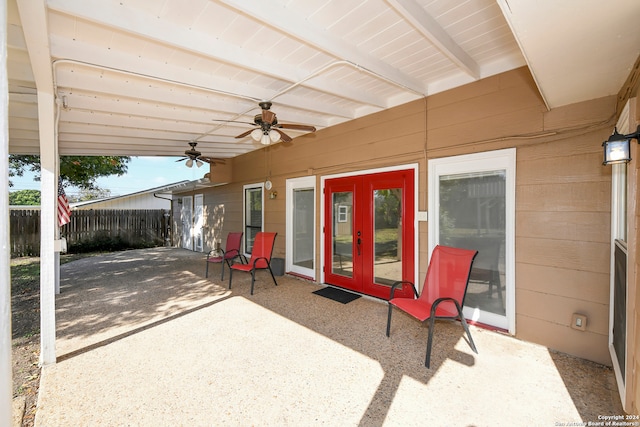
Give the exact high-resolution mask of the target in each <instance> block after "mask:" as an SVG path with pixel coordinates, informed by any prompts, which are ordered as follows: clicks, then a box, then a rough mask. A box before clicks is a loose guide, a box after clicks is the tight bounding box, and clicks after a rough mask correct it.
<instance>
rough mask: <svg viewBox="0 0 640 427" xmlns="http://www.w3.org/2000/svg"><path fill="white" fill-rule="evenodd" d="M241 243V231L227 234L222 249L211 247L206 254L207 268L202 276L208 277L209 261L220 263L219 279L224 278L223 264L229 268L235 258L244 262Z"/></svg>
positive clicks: (245, 260)
mask: <svg viewBox="0 0 640 427" xmlns="http://www.w3.org/2000/svg"><path fill="white" fill-rule="evenodd" d="M241 243H242V232H239V233H229V234H227V243H226V244H225V248H224V250H222V249H212V250H210V251H209V253H208V254H207V268H206V269H205V271H204V277H209V263H211V262H213V263H220V264H222V265H221V267H220V269H221V270H222V274H221V275H220V280H224V265H225V264H227V265H228V266H229V268H231V265H232V264H233V262H234V261H235V259H236V258H239V259H240V262H241V263H246V262H247V259H246V258H245V257H244V255H242V254H241V253H240V244H241ZM217 254H219V255H217Z"/></svg>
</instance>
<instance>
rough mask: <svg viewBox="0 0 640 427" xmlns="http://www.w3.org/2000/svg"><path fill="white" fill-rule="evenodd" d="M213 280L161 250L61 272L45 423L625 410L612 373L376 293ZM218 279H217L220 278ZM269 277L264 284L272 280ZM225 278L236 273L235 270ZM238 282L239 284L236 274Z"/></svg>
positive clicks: (513, 416)
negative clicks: (391, 306)
mask: <svg viewBox="0 0 640 427" xmlns="http://www.w3.org/2000/svg"><path fill="white" fill-rule="evenodd" d="M218 268H219V267H218V266H214V267H213V273H212V274H210V275H209V279H204V259H203V254H200V253H194V252H191V251H187V250H182V249H172V248H156V249H146V250H135V251H127V252H120V253H113V254H106V255H102V256H98V257H92V258H86V259H82V260H78V261H75V262H73V263H69V264H65V265H63V266H61V271H60V284H61V293H60V294H59V295H57V299H56V319H57V341H56V354H57V362H58V363H55V364H51V365H47V366H45V367H44V368H43V373H42V381H41V388H40V398H39V405H38V411H37V415H36V425H40V426H51V425H93V426H96V425H116V424H117V425H192V426H199V425H203V426H204V425H340V426H349V425H361V426H372V425H373V426H379V425H385V426H391V425H398V426H399V425H402V426H411V425H416V426H417V425H420V426H424V425H434V426H435V425H452V426H469V425H473V426H500V425H504V426H507V425H508V426H513V425H561V424H559V423H575V422H588V421H602V419H601V417H603V416H610V415H616V414H622V413H623V411H622V408H621V406H620V399H619V397H618V392H617V389H616V385H615V379H614V374H613V371H612V370H611V369H610V368H608V367H604V366H601V365H598V364H595V363H593V362H588V361H584V360H581V359H578V358H574V357H571V356H567V355H564V354H561V353H557V352H552V351H549V350H548V349H547V348H545V347H542V346H538V345H535V344H531V343H527V342H523V341H520V340H517V339H515V338H513V337H510V336H506V335H502V334H500V333H497V332H492V331H488V330H485V329H480V328H477V327H472V334H473V337H474V340H475V341H476V345H477V347H478V350H479V354H477V355H476V354H474V353H473V352H472V351H471V349H470V348H469V345H468V344H467V342H466V340H465V338H464V333H463V330H462V328H461V327H460V326H459V325H457V324H455V323H447V322H441V323H437V324H436V340H435V346H434V351H433V354H432V365H431V369H426V368H425V367H424V365H423V363H424V352H425V343H426V338H427V332H428V330H427V327H426V325H424V326H420V325H419V324H418V323H417V322H415V321H414V320H413V319H411V318H409V317H407V316H405V315H402V314H400V313H399V312H398V313H396V314H395V315H394V323H393V325H392V330H391V337H390V338H387V337H386V336H385V331H384V330H385V325H386V314H387V305H386V304H385V303H384V302H382V301H379V300H374V299H371V298H359V299H357V300H355V301H353V302H350V303H348V304H341V303H338V302H335V301H332V300H329V299H326V298H323V297H320V296H317V295H315V294H313V293H312V292H313V291H314V290H317V289H318V288H319V286H318V285H317V284H314V283H310V282H306V281H303V280H300V279H297V278H294V277H291V276H281V277H277V279H278V286H277V287H276V286H274V285H273V283H272V281H271V278H270V277H269V276H268V272H267V273H265V272H264V271H262V272H259V273H258V276H257V279H258V281H257V282H256V288H255V294H254V295H253V296H250V295H249V281H250V277H249V275H248V274H247V275H242V274H236V275H234V282H233V289H232V291H228V289H227V282H226V281H225V282H223V283H221V282H220V279H219V274H217V273H218V272H219V270H218ZM210 273H211V272H210ZM261 273H262V274H261ZM225 276H226V275H225ZM227 277H228V276H227Z"/></svg>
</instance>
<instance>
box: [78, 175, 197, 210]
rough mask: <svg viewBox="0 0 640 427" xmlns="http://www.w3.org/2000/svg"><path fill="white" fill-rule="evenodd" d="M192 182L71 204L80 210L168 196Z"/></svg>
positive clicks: (180, 182)
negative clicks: (128, 200)
mask: <svg viewBox="0 0 640 427" xmlns="http://www.w3.org/2000/svg"><path fill="white" fill-rule="evenodd" d="M190 182H192V181H187V180H185V181H179V182H176V183H174V184H168V185H163V186H161V187H154V188H149V189H147V190H142V191H136V192H135V193H129V194H123V195H121V196H113V197H105V198H103V199H95V200H87V201H84V202H74V203H70V206H71V208H72V209H78V208H86V207H87V206H91V205H96V204H104V203H106V202H116V201H122V200H124V199H131V198H136V197H140V196H145V195H152V194H153V195H155V194H167V195H171V193H172V190H173V189H175V188H181V187H183V186H186V185H187V184H188V183H190Z"/></svg>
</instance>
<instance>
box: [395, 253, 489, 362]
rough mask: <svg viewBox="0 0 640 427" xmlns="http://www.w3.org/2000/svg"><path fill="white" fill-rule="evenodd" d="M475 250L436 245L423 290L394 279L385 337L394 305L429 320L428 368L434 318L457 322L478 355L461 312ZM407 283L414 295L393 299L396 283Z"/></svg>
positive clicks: (419, 317)
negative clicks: (457, 320) (419, 292)
mask: <svg viewBox="0 0 640 427" xmlns="http://www.w3.org/2000/svg"><path fill="white" fill-rule="evenodd" d="M477 254H478V251H475V250H469V249H459V248H452V247H449V246H440V245H438V246H436V247H435V249H434V250H433V253H432V254H431V261H430V262H429V267H428V268H427V277H426V278H425V282H424V288H423V289H422V293H421V294H420V295H418V290H417V289H416V287H415V285H414V284H413V283H411V282H408V281H399V282H395V283H394V284H393V286H392V287H391V295H390V296H389V316H388V318H387V336H389V330H390V328H391V312H392V309H393V307H394V306H395V307H397V308H399V309H400V310H402V311H404V312H406V313H408V314H410V315H411V316H413V317H415V318H416V319H418V320H419V321H421V322H424V321H425V320H427V319H429V338H428V340H427V357H426V359H425V362H424V365H425V366H426V367H427V368H429V365H430V360H431V344H432V342H433V328H434V325H435V319H449V320H455V319H457V318H460V323H462V327H463V328H464V330H465V332H466V333H467V336H468V337H469V344H470V346H471V349H472V350H473V351H474V352H475V353H476V354H477V353H478V350H477V349H476V345H475V344H474V342H473V338H471V332H470V331H469V326H468V325H467V321H466V319H465V318H464V316H463V315H462V307H463V306H464V298H465V296H466V294H467V286H468V285H469V275H470V274H471V266H472V265H473V260H474V259H475V257H476V255H477ZM405 284H409V285H411V286H412V287H413V293H414V295H415V298H393V292H394V291H395V289H396V288H397V287H398V286H403V285H405Z"/></svg>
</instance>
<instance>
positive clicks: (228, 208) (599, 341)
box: [174, 68, 616, 365]
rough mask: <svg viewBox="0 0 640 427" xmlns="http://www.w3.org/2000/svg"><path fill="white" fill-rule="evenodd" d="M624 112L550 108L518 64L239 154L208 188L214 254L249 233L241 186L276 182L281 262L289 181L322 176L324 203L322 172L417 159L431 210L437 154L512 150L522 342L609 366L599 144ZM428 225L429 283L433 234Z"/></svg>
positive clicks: (604, 179)
mask: <svg viewBox="0 0 640 427" xmlns="http://www.w3.org/2000/svg"><path fill="white" fill-rule="evenodd" d="M615 108H616V98H615V97H610V98H606V99H598V100H594V101H590V102H585V103H581V104H578V105H572V106H568V107H564V108H562V109H558V110H553V111H546V109H545V106H544V103H543V102H542V100H541V98H540V96H539V94H538V91H537V88H536V86H535V83H534V81H533V79H532V77H531V75H530V74H529V72H528V70H527V69H526V68H521V69H519V70H516V71H513V72H509V73H505V74H502V75H498V76H494V77H490V78H487V79H484V80H482V81H479V82H475V83H472V84H469V85H467V86H464V87H461V88H458V89H454V90H451V91H448V92H444V93H441V94H437V95H434V96H431V97H429V98H428V99H421V100H417V101H414V102H410V103H408V104H405V105H402V106H399V107H396V108H392V109H390V110H387V111H383V112H381V113H376V114H372V115H370V116H367V117H364V118H361V119H357V120H353V121H351V122H348V123H344V124H341V125H338V126H335V127H331V128H329V129H323V130H320V131H318V132H316V133H315V134H311V135H306V136H303V137H300V138H296V139H295V141H294V142H293V143H291V144H287V145H285V144H282V143H279V144H276V145H273V146H270V147H268V148H266V149H263V150H259V151H256V152H253V153H250V154H246V155H243V156H240V157H237V158H235V159H234V160H233V178H232V180H231V183H230V184H228V185H225V186H221V187H216V188H212V189H210V190H208V191H205V192H204V194H205V198H204V203H205V213H206V215H207V222H208V225H209V226H210V229H209V230H208V231H207V233H206V235H205V251H206V250H208V249H209V248H211V247H213V245H214V240H217V239H222V240H224V236H226V234H227V233H228V232H229V231H238V230H241V229H242V189H243V185H244V184H251V183H261V182H264V181H265V180H266V179H267V178H269V179H270V180H271V181H272V183H273V189H272V190H271V191H277V192H278V197H277V198H275V199H269V198H268V196H267V192H265V212H264V215H265V219H264V220H265V229H266V230H269V231H276V232H278V238H277V239H276V247H275V250H274V256H279V257H284V254H285V236H284V234H285V180H286V179H287V178H293V177H300V176H307V175H313V176H315V177H316V179H317V188H318V191H317V198H318V199H317V206H318V207H319V206H320V197H321V188H320V177H321V176H324V175H330V174H335V173H342V172H351V171H358V170H366V169H371V168H378V167H387V166H396V165H404V164H415V163H417V164H418V165H419V177H418V180H417V186H418V193H419V201H418V206H417V209H418V210H420V211H426V210H427V191H428V186H427V170H426V169H427V161H428V160H429V159H432V158H439V157H446V156H452V155H458V154H468V153H476V152H483V151H489V150H495V149H502V148H511V147H515V148H516V149H517V154H516V156H517V166H516V167H517V177H516V230H515V231H516V254H515V259H516V272H515V276H516V296H515V298H516V335H517V337H518V338H521V339H525V340H528V341H532V342H535V343H539V344H542V345H545V346H549V347H550V348H553V349H557V350H559V351H563V352H566V353H569V354H573V355H577V356H580V357H583V358H586V359H590V360H593V361H596V362H600V363H604V364H607V365H609V364H611V360H610V356H609V352H608V346H607V333H608V332H607V331H608V309H609V274H608V272H609V250H610V246H609V233H610V218H609V217H610V193H611V171H610V168H606V167H603V166H602V165H601V163H602V154H601V150H602V148H601V143H602V141H603V140H605V139H606V138H607V136H608V135H609V134H610V132H611V130H612V129H613V123H615ZM319 215H320V212H318V217H319ZM419 224H420V226H419V227H420V229H419V230H418V231H417V237H418V239H419V259H420V266H419V270H420V276H419V277H420V279H419V280H420V281H422V280H423V279H424V275H425V273H426V268H427V259H428V253H427V252H428V231H427V223H426V222H420V223H419ZM176 225H178V224H176ZM175 229H176V228H174V230H175ZM317 236H321V230H320V229H319V221H318V230H317ZM319 239H320V237H319V238H318V240H319ZM223 245H224V242H223ZM317 245H318V248H317V251H316V252H317V254H318V255H317V259H316V265H317V264H319V261H320V259H319V253H320V251H319V245H320V243H319V241H318V243H317ZM318 277H320V276H319V274H318ZM576 312H577V313H581V314H584V315H586V316H587V317H588V323H587V330H586V331H585V332H580V331H577V330H574V329H572V328H571V327H570V322H571V316H572V314H573V313H576Z"/></svg>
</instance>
